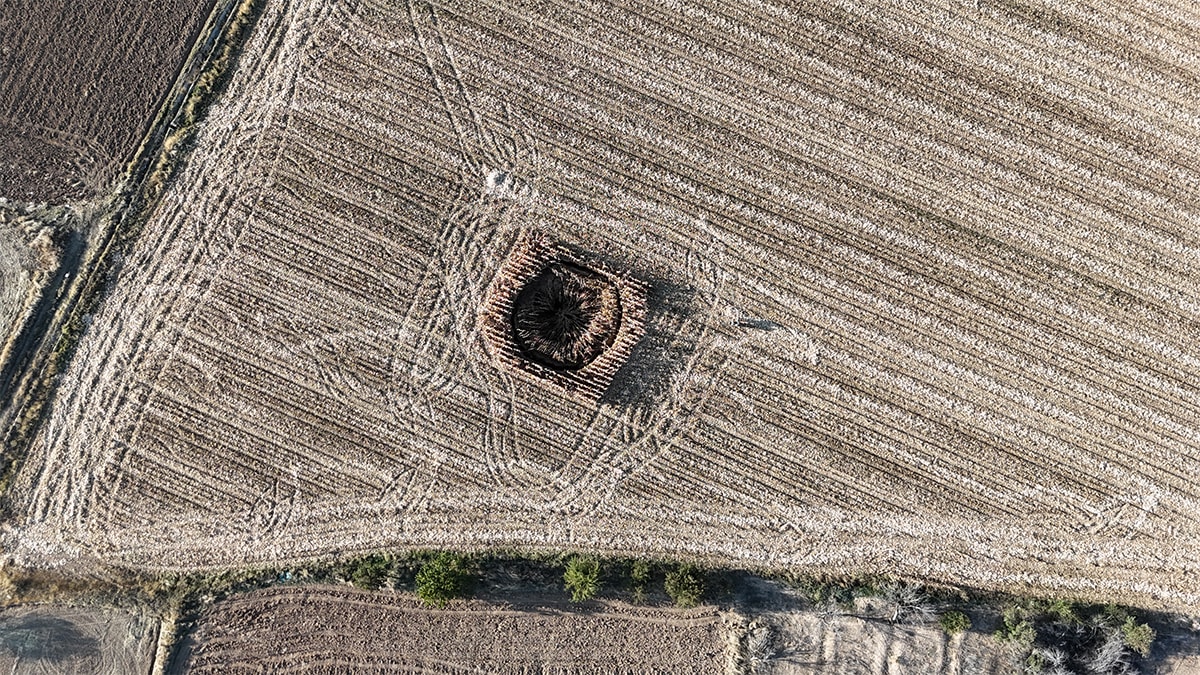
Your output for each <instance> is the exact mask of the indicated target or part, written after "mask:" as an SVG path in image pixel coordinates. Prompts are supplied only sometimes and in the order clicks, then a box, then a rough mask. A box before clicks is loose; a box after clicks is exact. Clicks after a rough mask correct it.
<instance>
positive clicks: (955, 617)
mask: <svg viewBox="0 0 1200 675" xmlns="http://www.w3.org/2000/svg"><path fill="white" fill-rule="evenodd" d="M938 623H939V624H941V626H942V630H944V631H946V635H957V634H959V633H961V632H963V631H965V630H968V629H970V628H971V618H970V617H968V616H967V615H966V614H963V613H962V612H959V611H957V610H950V611H949V612H946V613H944V614H942V615H941V616H940V617H939V618H938Z"/></svg>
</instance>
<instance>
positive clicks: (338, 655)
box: [173, 588, 725, 675]
mask: <svg viewBox="0 0 1200 675" xmlns="http://www.w3.org/2000/svg"><path fill="white" fill-rule="evenodd" d="M722 632H723V630H722V624H721V617H720V615H719V614H718V613H717V611H716V610H715V609H714V608H712V607H701V608H698V609H694V610H676V609H650V608H638V607H629V606H627V605H619V604H614V605H603V606H601V607H600V608H599V609H597V610H596V611H592V612H586V613H580V612H572V611H564V609H562V608H555V607H547V606H529V607H517V606H512V605H492V604H488V603H484V602H480V601H471V602H461V603H458V604H456V605H454V606H452V607H450V608H449V609H445V610H430V609H427V608H425V607H422V606H421V605H420V604H419V603H418V602H417V601H416V600H415V599H414V598H411V597H407V596H395V595H389V594H375V593H363V592H358V591H352V590H346V589H342V588H308V589H279V590H272V591H265V592H259V593H251V594H249V595H246V596H242V597H239V598H236V599H233V600H228V601H225V602H222V603H219V604H217V605H214V606H213V608H212V610H211V611H210V612H209V613H208V615H207V616H206V617H205V618H204V620H203V621H202V623H201V624H200V627H199V629H198V630H197V631H196V633H195V634H194V635H193V636H192V638H191V639H190V640H189V643H188V644H187V646H186V647H185V651H184V653H183V654H182V655H181V658H180V659H179V660H178V663H176V666H175V669H174V671H173V672H176V673H189V674H191V675H198V674H199V673H243V672H253V673H261V672H289V671H290V672H299V671H303V672H307V673H347V672H355V673H395V674H398V675H399V674H413V675H416V674H417V673H438V674H441V673H444V674H446V675H451V674H459V673H514V674H516V673H546V674H550V673H555V674H561V675H581V674H583V673H606V674H612V673H674V674H678V675H682V674H683V673H717V672H721V670H722V666H723V663H724V660H725V645H724V643H723V637H722Z"/></svg>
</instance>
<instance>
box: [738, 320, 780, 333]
mask: <svg viewBox="0 0 1200 675" xmlns="http://www.w3.org/2000/svg"><path fill="white" fill-rule="evenodd" d="M733 325H734V326H737V327H738V328H754V329H757V330H765V331H773V330H775V329H777V328H781V327H782V326H780V325H779V324H777V323H775V322H774V321H771V320H770V319H738V320H736V321H734V322H733Z"/></svg>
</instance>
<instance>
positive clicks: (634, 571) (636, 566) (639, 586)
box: [629, 560, 651, 602]
mask: <svg viewBox="0 0 1200 675" xmlns="http://www.w3.org/2000/svg"><path fill="white" fill-rule="evenodd" d="M650 573H651V567H650V563H648V562H646V561H645V560H635V561H633V566H632V567H630V569H629V582H630V583H629V586H630V588H632V589H633V601H634V602H643V601H645V599H646V585H647V584H649V583H650Z"/></svg>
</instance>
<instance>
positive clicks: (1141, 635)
mask: <svg viewBox="0 0 1200 675" xmlns="http://www.w3.org/2000/svg"><path fill="white" fill-rule="evenodd" d="M1121 635H1122V637H1124V638H1125V646H1126V647H1129V648H1130V649H1132V650H1133V651H1135V652H1137V653H1138V654H1141V655H1142V656H1149V655H1150V645H1152V644H1154V638H1155V637H1157V635H1156V634H1155V633H1154V629H1153V628H1151V627H1150V626H1149V625H1147V624H1144V623H1138V622H1136V621H1134V620H1133V617H1132V616H1130V617H1126V618H1125V623H1123V624H1121Z"/></svg>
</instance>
